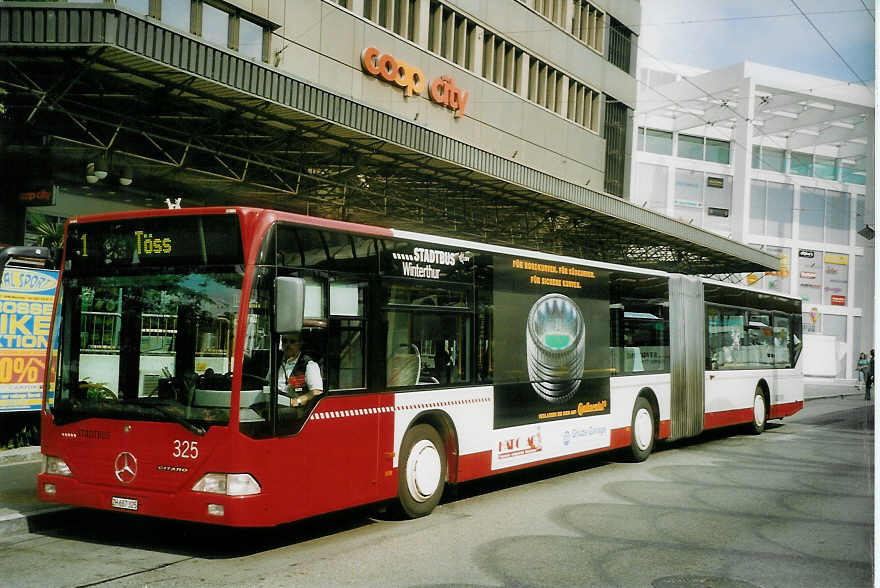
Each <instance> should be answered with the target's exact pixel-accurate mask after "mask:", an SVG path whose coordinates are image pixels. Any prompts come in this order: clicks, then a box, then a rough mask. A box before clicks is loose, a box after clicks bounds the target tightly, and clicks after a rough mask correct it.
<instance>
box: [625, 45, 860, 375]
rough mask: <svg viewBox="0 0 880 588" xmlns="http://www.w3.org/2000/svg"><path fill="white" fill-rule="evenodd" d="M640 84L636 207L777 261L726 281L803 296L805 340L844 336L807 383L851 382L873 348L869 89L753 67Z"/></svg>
mask: <svg viewBox="0 0 880 588" xmlns="http://www.w3.org/2000/svg"><path fill="white" fill-rule="evenodd" d="M639 78H640V82H641V87H640V90H639V98H638V106H637V109H636V115H635V120H636V125H635V126H636V127H637V130H636V133H635V135H634V137H633V152H634V153H635V154H636V155H635V163H634V165H633V173H632V184H631V193H632V194H633V201H634V202H635V203H638V204H640V205H642V206H645V207H648V208H650V209H652V210H655V211H658V212H661V213H663V214H666V215H669V216H671V217H673V218H676V219H679V220H681V221H683V222H687V223H689V224H692V225H695V226H700V227H703V228H706V229H708V230H710V231H713V232H715V233H718V234H720V235H724V236H726V237H729V238H732V239H736V240H738V241H741V242H743V243H746V244H749V245H752V246H754V247H758V248H760V249H762V250H764V251H766V252H768V253H772V254H773V255H776V256H778V257H779V258H780V260H781V267H780V269H779V270H778V271H773V272H752V273H747V274H741V275H737V276H729V279H734V280H740V281H743V282H745V283H746V284H748V285H750V286H751V287H752V288H755V289H758V290H767V291H773V292H782V293H785V294H790V295H793V296H797V297H799V298H801V300H802V301H803V310H804V313H803V327H804V333H805V337H806V336H807V335H809V336H810V338H811V339H812V341H813V342H814V343H815V344H816V345H820V344H827V343H828V342H829V341H830V340H831V338H832V337H833V338H834V342H833V345H830V346H827V347H825V348H826V349H829V350H830V352H829V353H828V355H830V356H833V358H829V357H825V358H824V359H825V360H824V361H821V362H815V363H812V364H811V365H805V368H804V369H805V373H807V374H808V375H816V376H834V377H839V378H855V377H856V375H857V374H856V373H855V371H854V370H855V365H856V361H857V359H858V356H859V353H860V352H867V351H868V350H869V349H872V348H873V346H874V343H873V324H874V308H873V307H874V305H873V300H874V240H873V239H874V204H873V201H874V107H873V104H874V98H873V92H872V90H871V89H869V88H867V87H865V86H861V85H858V84H850V83H847V82H841V81H839V80H832V79H826V78H820V77H816V76H811V75H806V74H802V73H798V72H793V71H787V70H782V69H779V68H774V67H768V66H764V65H759V64H755V63H742V64H739V65H735V66H731V67H728V68H725V69H721V70H715V71H706V70H697V69H694V68H687V67H681V66H670V65H668V64H663V63H659V62H654V61H651V60H646V62H645V63H644V64H640V70H639ZM823 340H824V341H823Z"/></svg>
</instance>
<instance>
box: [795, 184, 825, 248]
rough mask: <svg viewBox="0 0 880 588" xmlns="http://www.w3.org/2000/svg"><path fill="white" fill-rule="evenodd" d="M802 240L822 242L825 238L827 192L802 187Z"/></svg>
mask: <svg viewBox="0 0 880 588" xmlns="http://www.w3.org/2000/svg"><path fill="white" fill-rule="evenodd" d="M799 224H800V238H801V240H803V241H817V242H821V241H823V240H824V238H825V190H822V189H821V188H810V187H807V186H803V187H801V205H800V223H799Z"/></svg>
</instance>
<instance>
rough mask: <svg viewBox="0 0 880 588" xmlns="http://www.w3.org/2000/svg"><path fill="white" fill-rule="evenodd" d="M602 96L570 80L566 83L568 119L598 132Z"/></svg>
mask: <svg viewBox="0 0 880 588" xmlns="http://www.w3.org/2000/svg"><path fill="white" fill-rule="evenodd" d="M601 104H602V94H600V93H599V92H596V91H595V90H592V89H590V88H588V87H586V86H584V85H583V84H581V83H579V82H576V81H574V80H570V81H569V83H568V119H569V120H573V121H574V122H576V123H578V124H579V125H581V126H583V127H586V128H588V129H590V130H591V131H593V132H597V133H598V132H599V108H600V106H601Z"/></svg>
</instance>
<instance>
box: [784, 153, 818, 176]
mask: <svg viewBox="0 0 880 588" xmlns="http://www.w3.org/2000/svg"><path fill="white" fill-rule="evenodd" d="M789 171H790V172H791V173H792V174H794V175H798V176H812V175H813V154H812V153H799V152H797V151H792V152H791V163H790V164H789Z"/></svg>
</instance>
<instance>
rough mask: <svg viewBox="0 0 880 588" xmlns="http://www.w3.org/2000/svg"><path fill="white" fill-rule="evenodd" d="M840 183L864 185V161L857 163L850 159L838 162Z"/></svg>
mask: <svg viewBox="0 0 880 588" xmlns="http://www.w3.org/2000/svg"><path fill="white" fill-rule="evenodd" d="M840 181H842V182H847V183H850V184H859V185H860V186H864V185H865V159H864V158H862V159H860V160H858V161H856V160H851V159H841V160H840Z"/></svg>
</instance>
